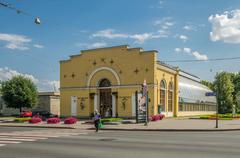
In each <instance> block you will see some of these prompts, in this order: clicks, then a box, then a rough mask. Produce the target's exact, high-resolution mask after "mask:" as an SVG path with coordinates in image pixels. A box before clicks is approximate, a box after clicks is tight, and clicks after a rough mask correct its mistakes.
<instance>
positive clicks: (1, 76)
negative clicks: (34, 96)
mask: <svg viewBox="0 0 240 158" xmlns="http://www.w3.org/2000/svg"><path fill="white" fill-rule="evenodd" d="M18 75H22V76H24V77H27V78H29V79H31V80H32V81H33V82H34V83H35V84H36V83H38V79H36V78H35V77H34V76H33V75H29V74H24V73H20V72H18V71H16V70H12V69H9V68H8V67H4V68H1V67H0V80H1V81H5V80H9V79H11V78H12V77H14V76H18Z"/></svg>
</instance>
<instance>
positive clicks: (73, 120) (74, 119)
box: [64, 117, 77, 124]
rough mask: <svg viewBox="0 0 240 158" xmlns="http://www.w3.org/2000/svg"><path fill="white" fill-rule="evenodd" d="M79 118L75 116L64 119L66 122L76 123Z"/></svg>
mask: <svg viewBox="0 0 240 158" xmlns="http://www.w3.org/2000/svg"><path fill="white" fill-rule="evenodd" d="M76 122H77V119H76V118H75V117H68V118H66V119H65V120H64V124H75V123H76Z"/></svg>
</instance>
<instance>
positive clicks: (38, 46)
mask: <svg viewBox="0 0 240 158" xmlns="http://www.w3.org/2000/svg"><path fill="white" fill-rule="evenodd" d="M33 47H35V48H43V47H44V46H43V45H40V44H34V45H33Z"/></svg>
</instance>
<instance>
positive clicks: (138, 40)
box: [129, 33, 154, 44]
mask: <svg viewBox="0 0 240 158" xmlns="http://www.w3.org/2000/svg"><path fill="white" fill-rule="evenodd" d="M129 37H130V38H132V39H135V43H139V44H142V43H144V42H145V41H146V40H149V39H152V38H154V37H153V35H152V33H143V34H134V35H131V36H129Z"/></svg>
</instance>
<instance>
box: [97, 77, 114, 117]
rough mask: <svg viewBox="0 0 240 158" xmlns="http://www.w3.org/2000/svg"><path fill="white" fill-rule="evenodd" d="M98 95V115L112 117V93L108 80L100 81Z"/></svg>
mask: <svg viewBox="0 0 240 158" xmlns="http://www.w3.org/2000/svg"><path fill="white" fill-rule="evenodd" d="M98 87H99V94H100V114H101V116H102V117H111V116H112V91H111V88H110V87H111V82H110V81H109V80H108V79H106V78H105V79H102V80H100V82H99V85H98Z"/></svg>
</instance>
